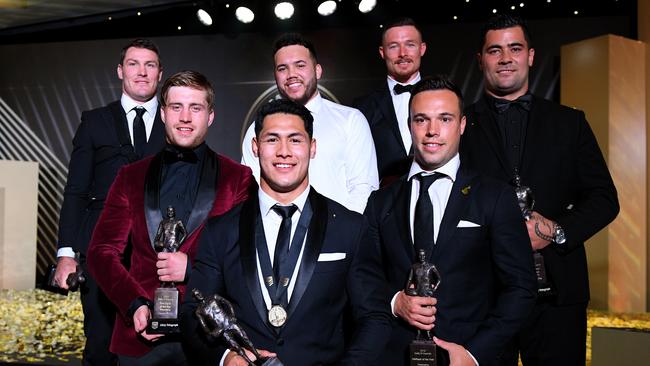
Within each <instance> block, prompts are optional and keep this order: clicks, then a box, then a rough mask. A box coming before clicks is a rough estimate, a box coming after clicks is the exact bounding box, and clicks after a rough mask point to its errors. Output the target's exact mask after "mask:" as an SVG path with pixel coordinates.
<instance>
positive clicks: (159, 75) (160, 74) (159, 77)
mask: <svg viewBox="0 0 650 366" xmlns="http://www.w3.org/2000/svg"><path fill="white" fill-rule="evenodd" d="M162 72H163V69H162V67H161V68H160V71H158V82H160V80H162Z"/></svg>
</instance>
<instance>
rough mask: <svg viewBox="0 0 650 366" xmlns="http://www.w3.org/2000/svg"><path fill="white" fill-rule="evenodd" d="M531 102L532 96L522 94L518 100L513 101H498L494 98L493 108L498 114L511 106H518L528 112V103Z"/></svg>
mask: <svg viewBox="0 0 650 366" xmlns="http://www.w3.org/2000/svg"><path fill="white" fill-rule="evenodd" d="M532 101H533V96H532V95H530V94H524V95H522V96H520V97H519V98H517V99H515V100H506V99H499V98H495V101H494V106H495V107H496V108H497V111H499V113H503V112H505V111H507V110H508V108H510V106H512V105H518V106H520V107H521V108H523V109H525V110H527V111H529V110H530V103H531V102H532Z"/></svg>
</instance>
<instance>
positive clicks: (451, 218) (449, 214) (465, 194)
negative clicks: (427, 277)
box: [430, 168, 473, 264]
mask: <svg viewBox="0 0 650 366" xmlns="http://www.w3.org/2000/svg"><path fill="white" fill-rule="evenodd" d="M472 177H473V175H472V174H471V173H469V172H467V171H466V170H464V169H463V168H461V169H459V170H458V174H457V175H456V181H455V182H454V185H453V186H452V187H451V193H450V194H449V200H448V201H447V207H446V208H445V214H444V215H443V217H442V221H441V222H440V227H439V228H438V238H437V240H436V244H435V245H434V246H433V251H432V252H431V257H430V259H431V263H434V264H435V263H436V260H437V259H438V258H439V257H440V253H441V252H444V250H445V247H446V246H448V245H449V241H450V239H451V238H452V237H453V235H454V233H455V232H456V230H457V229H458V228H457V227H458V222H459V221H460V217H461V215H462V213H463V212H465V209H466V207H467V204H468V203H469V201H470V197H471V195H472V184H471V183H472Z"/></svg>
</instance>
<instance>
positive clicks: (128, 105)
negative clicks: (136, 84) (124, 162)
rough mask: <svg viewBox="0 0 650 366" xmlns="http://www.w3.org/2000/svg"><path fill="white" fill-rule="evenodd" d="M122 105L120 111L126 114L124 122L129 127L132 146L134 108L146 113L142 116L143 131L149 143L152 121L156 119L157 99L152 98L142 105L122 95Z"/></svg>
mask: <svg viewBox="0 0 650 366" xmlns="http://www.w3.org/2000/svg"><path fill="white" fill-rule="evenodd" d="M120 103H121V104H122V109H124V112H125V113H126V121H127V122H128V123H127V124H128V125H129V136H131V143H132V144H133V120H134V119H135V115H136V113H135V110H134V109H133V108H135V107H142V108H144V109H145V110H146V112H145V113H144V114H143V115H142V119H143V120H144V129H145V131H147V141H149V136H151V130H152V129H153V121H154V119H155V118H156V112H158V98H156V97H153V98H151V99H149V100H148V101H146V102H145V103H143V104H139V103H137V102H136V101H135V100H133V99H131V97H129V96H128V95H126V94H122V98H121V99H120Z"/></svg>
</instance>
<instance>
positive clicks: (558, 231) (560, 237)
mask: <svg viewBox="0 0 650 366" xmlns="http://www.w3.org/2000/svg"><path fill="white" fill-rule="evenodd" d="M554 239H555V240H554V241H555V242H556V243H558V244H564V242H566V236H565V235H564V230H562V228H561V227H560V225H555V236H554Z"/></svg>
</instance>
